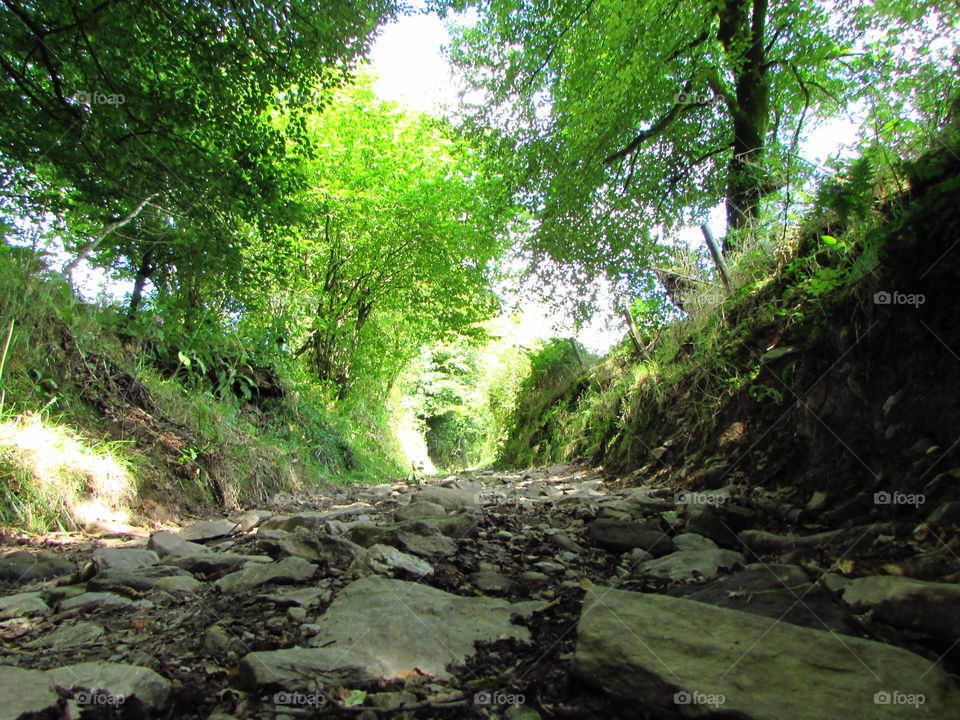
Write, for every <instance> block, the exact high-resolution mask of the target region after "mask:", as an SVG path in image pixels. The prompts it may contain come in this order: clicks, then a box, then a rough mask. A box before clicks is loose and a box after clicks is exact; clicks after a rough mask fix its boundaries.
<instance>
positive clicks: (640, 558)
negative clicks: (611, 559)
mask: <svg viewBox="0 0 960 720" xmlns="http://www.w3.org/2000/svg"><path fill="white" fill-rule="evenodd" d="M620 560H621V563H622V565H623V566H624V567H627V568H633V567H636V566H637V565H639V564H640V563H644V562H647V560H653V555H651V554H650V553H648V552H647V551H646V550H644V549H643V548H634V549H633V550H631V551H630V552H626V553H624V554H623V556H622V557H621V558H620Z"/></svg>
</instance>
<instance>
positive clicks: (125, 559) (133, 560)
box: [93, 548, 160, 572]
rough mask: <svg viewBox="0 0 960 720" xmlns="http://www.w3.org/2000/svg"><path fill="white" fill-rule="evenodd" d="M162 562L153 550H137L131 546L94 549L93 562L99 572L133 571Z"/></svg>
mask: <svg viewBox="0 0 960 720" xmlns="http://www.w3.org/2000/svg"><path fill="white" fill-rule="evenodd" d="M159 562H160V557H159V556H158V555H157V554H156V553H155V552H154V551H153V550H135V549H131V548H97V549H96V550H94V551H93V564H94V565H95V566H96V568H97V572H104V571H106V570H118V571H121V572H131V571H133V570H139V569H140V568H145V567H150V566H151V565H156V564H157V563H159Z"/></svg>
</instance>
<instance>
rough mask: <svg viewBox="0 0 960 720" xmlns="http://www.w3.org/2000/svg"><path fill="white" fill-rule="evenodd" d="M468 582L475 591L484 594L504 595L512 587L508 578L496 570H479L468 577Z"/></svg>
mask: <svg viewBox="0 0 960 720" xmlns="http://www.w3.org/2000/svg"><path fill="white" fill-rule="evenodd" d="M470 582H471V583H473V586H474V587H475V588H477V590H479V591H480V592H485V593H488V592H499V593H506V592H509V591H510V588H512V587H513V582H512V581H511V580H510V578H508V577H507V576H506V575H504V574H503V573H500V572H497V571H496V570H479V571H478V572H475V573H473V575H471V576H470Z"/></svg>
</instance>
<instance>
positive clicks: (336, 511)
mask: <svg viewBox="0 0 960 720" xmlns="http://www.w3.org/2000/svg"><path fill="white" fill-rule="evenodd" d="M374 510H375V508H374V507H373V505H370V504H368V503H362V502H358V503H352V504H350V505H345V506H342V507H335V508H331V509H330V510H324V511H322V512H302V513H297V514H296V515H284V516H274V517H271V518H270V519H269V520H266V521H264V522H262V523H261V524H260V528H261V529H263V530H286V531H287V532H293V531H294V530H296V529H297V528H298V527H302V528H306V529H307V530H313V531H316V532H319V531H322V530H324V529H325V528H326V527H327V523H329V522H330V521H331V520H341V521H342V520H345V519H347V518H351V517H354V516H357V515H364V514H367V513H372V512H374Z"/></svg>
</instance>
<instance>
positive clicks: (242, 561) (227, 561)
mask: <svg viewBox="0 0 960 720" xmlns="http://www.w3.org/2000/svg"><path fill="white" fill-rule="evenodd" d="M164 562H169V563H171V564H173V565H176V566H177V567H179V568H183V569H184V570H186V571H187V572H189V573H191V574H193V575H200V576H202V577H205V578H207V579H213V578H218V577H220V576H222V575H224V574H226V573H228V572H232V571H234V570H236V569H237V568H240V567H243V566H245V565H249V564H253V563H262V564H264V565H267V564H269V563H271V562H273V560H272V559H271V558H270V557H269V556H266V555H238V554H236V553H225V552H224V553H220V552H211V553H207V554H205V555H204V554H197V555H178V556H175V557H170V558H167V559H166V560H165V561H164Z"/></svg>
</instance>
